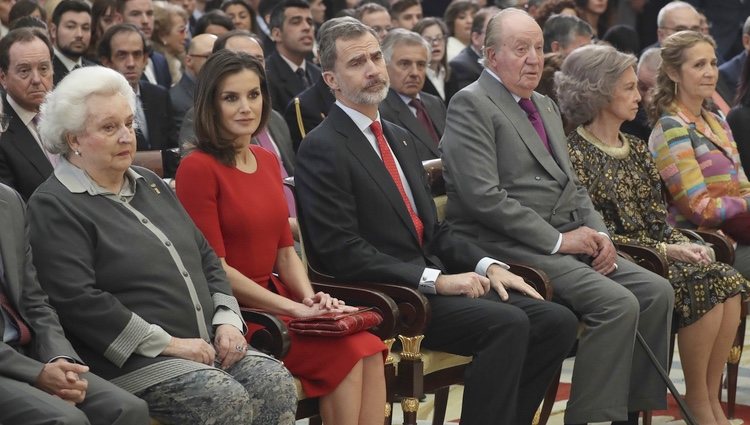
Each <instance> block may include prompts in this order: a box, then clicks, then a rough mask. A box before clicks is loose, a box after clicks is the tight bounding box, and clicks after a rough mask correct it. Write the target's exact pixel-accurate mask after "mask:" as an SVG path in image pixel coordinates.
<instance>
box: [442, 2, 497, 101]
mask: <svg viewBox="0 0 750 425" xmlns="http://www.w3.org/2000/svg"><path fill="white" fill-rule="evenodd" d="M497 12H498V10H497V9H484V10H481V11H479V12H478V13H477V14H476V15H474V21H473V22H472V23H471V43H470V44H469V45H468V46H466V47H465V48H464V49H463V50H461V52H460V53H459V54H458V55H456V57H455V58H453V59H452V60H451V61H450V63H449V64H448V65H449V66H450V67H451V79H453V80H454V81H455V82H456V83H455V84H456V86H457V90H461V89H462V88H464V87H466V86H468V85H469V84H471V83H473V82H474V81H476V80H477V78H479V74H481V73H482V69H483V67H482V64H481V63H479V59H481V57H482V45H484V32H485V30H486V29H487V22H489V20H490V18H491V17H492V16H493V15H494V14H495V13H497Z"/></svg>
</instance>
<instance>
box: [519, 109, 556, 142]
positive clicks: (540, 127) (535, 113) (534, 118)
mask: <svg viewBox="0 0 750 425" xmlns="http://www.w3.org/2000/svg"><path fill="white" fill-rule="evenodd" d="M518 105H519V106H521V109H523V110H524V112H526V116H527V117H528V118H529V121H531V125H533V126H534V130H536V134H538V135H539V138H540V139H542V143H544V147H545V148H546V149H547V152H549V153H550V154H551V153H552V149H550V146H549V140H547V132H546V131H545V130H544V123H543V122H542V117H540V116H539V110H538V109H536V105H534V102H532V101H531V99H524V98H521V100H519V101H518Z"/></svg>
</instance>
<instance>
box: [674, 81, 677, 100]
mask: <svg viewBox="0 0 750 425" xmlns="http://www.w3.org/2000/svg"><path fill="white" fill-rule="evenodd" d="M674 97H677V81H675V82H674Z"/></svg>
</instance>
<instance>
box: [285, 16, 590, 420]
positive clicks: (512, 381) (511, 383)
mask: <svg viewBox="0 0 750 425" xmlns="http://www.w3.org/2000/svg"><path fill="white" fill-rule="evenodd" d="M333 21H334V22H333V23H332V24H330V25H329V26H328V27H326V28H325V29H324V30H322V31H321V34H320V58H321V65H322V67H323V69H324V70H325V72H324V74H323V76H324V78H325V81H326V83H327V84H328V85H329V86H330V87H331V89H332V90H333V91H334V94H335V96H336V103H335V104H334V106H333V107H332V108H331V112H330V113H329V115H328V116H327V117H326V119H325V120H323V122H322V123H321V124H320V125H319V126H318V127H316V128H315V129H314V130H313V131H311V132H310V133H309V134H308V135H307V137H306V138H305V140H304V141H303V143H302V144H301V145H300V149H299V152H298V161H297V169H296V173H297V174H296V175H295V182H296V185H297V188H298V189H297V190H298V192H297V193H298V196H299V201H300V203H299V207H300V211H299V213H300V218H301V220H302V222H301V223H302V226H301V228H302V231H303V234H304V236H305V238H304V239H305V243H306V245H305V248H306V252H307V253H308V255H309V256H308V259H309V260H310V261H311V262H312V263H313V264H314V266H315V267H316V268H318V269H319V270H321V271H322V272H323V273H326V274H329V275H331V276H333V277H334V278H335V279H340V280H344V281H347V280H349V281H363V280H371V281H373V280H374V281H381V282H393V283H396V284H400V285H404V286H409V287H412V288H415V289H417V288H418V289H419V290H420V291H421V292H423V293H425V294H426V296H427V298H428V299H429V302H430V307H431V312H432V316H431V320H430V324H429V327H428V329H427V330H426V334H425V339H424V342H423V344H422V345H423V346H425V347H429V348H430V349H435V350H440V351H447V352H450V353H455V354H461V355H466V356H474V359H473V362H472V364H471V366H469V368H468V370H467V373H466V375H465V380H464V382H465V385H466V389H465V392H464V400H463V408H462V413H461V423H462V424H465V425H476V424H528V423H531V421H532V419H533V416H534V412H535V411H536V408H537V406H538V405H539V403H540V401H541V400H542V397H543V394H544V391H545V389H546V388H547V386H548V384H549V381H550V380H551V379H552V376H553V374H554V373H555V371H556V370H557V369H558V368H559V367H560V362H561V361H562V359H563V358H564V357H565V355H566V354H567V352H568V350H569V349H570V346H571V344H572V341H573V339H574V334H575V329H576V322H577V319H575V317H574V316H573V315H572V314H571V313H570V312H569V311H566V309H565V308H561V307H560V306H557V305H554V304H552V303H548V302H545V301H542V300H541V299H540V298H541V297H540V296H539V294H538V293H536V291H534V290H533V289H532V288H531V287H530V286H528V285H527V284H526V283H525V282H524V281H523V280H522V279H521V278H519V277H518V276H515V275H513V274H512V273H510V272H508V271H507V270H506V268H505V267H507V266H505V265H504V264H503V263H501V262H499V261H497V260H494V259H491V258H489V257H488V256H487V255H486V254H485V253H484V252H483V251H482V250H480V249H478V248H477V247H476V246H475V245H474V244H472V243H470V242H469V241H467V240H464V239H461V238H459V237H456V236H455V235H454V234H453V233H452V231H451V229H450V228H449V227H447V226H445V225H441V224H439V223H438V222H437V216H436V211H435V204H434V203H433V201H432V197H431V195H430V193H429V191H428V188H427V186H426V185H425V178H426V177H425V176H424V170H423V169H422V166H421V163H420V161H419V157H418V155H417V150H416V147H415V144H414V142H413V141H412V139H411V137H410V136H409V134H408V133H407V132H406V131H404V130H403V129H401V128H400V127H398V126H396V125H394V124H391V123H389V122H387V121H385V120H381V119H380V116H379V114H378V105H379V103H380V102H381V101H382V100H383V99H385V96H386V93H387V90H388V74H387V71H386V66H385V62H384V60H383V55H382V53H381V51H380V46H379V43H378V39H377V35H376V34H375V32H374V31H372V29H371V28H369V27H367V26H365V25H363V24H362V23H361V22H359V21H357V20H355V19H353V18H339V19H335V20H333Z"/></svg>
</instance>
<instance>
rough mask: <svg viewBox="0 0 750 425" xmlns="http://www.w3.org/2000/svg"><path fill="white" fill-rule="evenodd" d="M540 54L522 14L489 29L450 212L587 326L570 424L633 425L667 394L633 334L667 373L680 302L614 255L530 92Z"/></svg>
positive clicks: (665, 286) (449, 171)
mask: <svg viewBox="0 0 750 425" xmlns="http://www.w3.org/2000/svg"><path fill="white" fill-rule="evenodd" d="M542 45H543V37H542V30H541V28H539V26H538V25H537V24H536V22H535V21H534V20H533V19H532V18H531V17H530V16H528V15H527V14H526V13H525V12H522V11H520V10H516V9H507V10H504V11H502V12H500V13H499V14H497V15H496V16H495V17H494V18H492V20H491V21H490V24H489V25H488V31H487V35H486V38H485V53H484V55H485V70H484V71H483V72H482V75H481V76H480V77H479V80H478V81H476V82H475V83H473V84H471V85H469V86H467V87H466V88H465V89H464V90H462V91H461V92H459V93H458V94H456V95H455V96H454V97H453V99H452V100H451V104H450V107H449V108H448V119H447V123H446V130H445V134H444V135H443V138H442V141H441V151H442V158H443V161H444V164H445V179H446V185H447V191H448V204H447V209H446V213H447V217H448V220H449V222H450V223H451V224H453V225H454V228H455V229H457V231H459V232H460V233H461V234H463V235H466V236H470V237H473V238H475V239H477V240H478V242H479V245H480V246H481V247H483V248H484V249H486V250H487V251H488V252H490V253H491V254H492V255H494V256H497V257H498V258H509V259H511V260H512V261H521V262H526V263H530V264H531V265H533V266H536V267H539V268H541V269H542V270H544V271H545V272H546V273H547V274H548V275H549V277H550V278H551V281H552V286H553V289H554V295H555V297H556V299H557V300H558V301H559V302H561V303H563V304H565V305H567V306H569V307H570V308H572V309H573V310H574V311H575V312H576V313H577V314H578V315H579V316H580V317H581V320H582V321H583V322H584V323H585V325H586V327H585V330H584V332H583V333H582V335H581V336H580V339H579V346H578V353H577V357H576V363H575V368H574V371H573V381H572V382H573V384H572V388H571V394H570V400H569V401H568V405H567V411H566V414H565V422H566V423H568V424H572V423H585V422H602V421H615V422H613V423H616V424H636V423H637V420H638V419H637V412H638V411H640V410H650V409H660V408H664V407H666V389H665V386H664V383H663V382H661V380H660V378H659V375H658V374H657V372H656V369H655V368H654V367H653V365H652V364H651V363H650V362H649V360H648V357H647V356H646V354H645V352H644V351H643V350H642V349H641V348H640V347H636V346H635V344H634V342H635V334H636V331H640V333H641V334H642V335H643V337H644V339H645V340H646V341H647V342H648V344H649V345H650V347H651V348H652V349H653V351H654V353H655V354H656V356H657V358H658V359H660V361H661V362H662V363H663V364H664V365H666V362H667V347H668V337H669V331H670V322H671V320H670V319H671V316H672V306H673V303H674V294H673V292H672V288H671V286H670V285H669V282H668V281H667V280H665V279H663V278H661V277H659V276H657V275H655V274H653V273H651V272H648V271H646V270H644V269H642V268H640V267H638V266H636V265H634V264H632V263H630V262H628V261H625V260H623V259H621V258H617V257H616V253H615V249H614V246H613V245H612V242H611V241H610V239H609V236H608V234H607V229H606V227H605V225H604V223H603V222H602V219H601V217H600V216H599V215H598V214H597V213H596V211H595V210H594V208H593V206H592V203H591V200H590V199H589V197H588V193H587V192H586V190H585V189H584V188H583V187H582V186H581V185H580V184H579V182H578V181H577V179H576V177H575V173H574V172H573V171H572V170H571V165H570V160H569V158H568V152H567V148H566V139H565V134H564V131H563V126H562V121H561V119H560V113H559V111H558V108H557V105H555V103H554V102H553V101H552V100H551V99H549V98H548V97H546V96H542V95H540V94H538V93H536V92H534V89H535V88H536V86H537V84H538V83H539V79H540V77H541V74H542V68H543V53H542Z"/></svg>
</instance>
